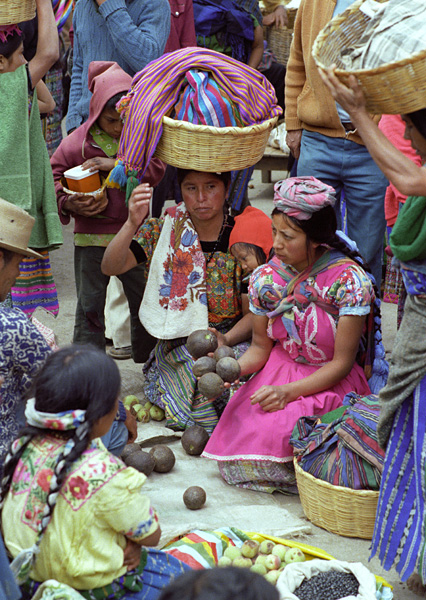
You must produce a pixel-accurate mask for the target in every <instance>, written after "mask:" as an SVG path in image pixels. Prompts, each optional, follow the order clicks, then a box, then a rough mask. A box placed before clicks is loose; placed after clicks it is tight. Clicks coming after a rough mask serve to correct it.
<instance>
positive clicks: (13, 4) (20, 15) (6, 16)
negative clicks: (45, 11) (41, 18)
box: [0, 0, 36, 25]
mask: <svg viewBox="0 0 426 600" xmlns="http://www.w3.org/2000/svg"><path fill="white" fill-rule="evenodd" d="M35 14H36V4H35V0H0V25H15V24H16V23H22V21H30V20H31V19H34V17H35Z"/></svg>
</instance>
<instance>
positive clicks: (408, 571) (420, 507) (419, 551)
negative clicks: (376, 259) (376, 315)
mask: <svg viewBox="0 0 426 600" xmlns="http://www.w3.org/2000/svg"><path fill="white" fill-rule="evenodd" d="M321 74H322V78H323V80H324V82H325V83H326V84H327V85H328V87H329V89H330V91H331V93H332V94H333V96H334V98H335V99H336V100H337V101H338V102H339V104H341V105H342V106H343V107H344V108H345V110H347V111H348V112H349V114H350V115H351V119H352V122H353V123H354V125H355V126H356V128H357V130H358V132H359V134H360V135H361V136H362V138H363V141H364V143H365V145H366V146H367V148H368V150H369V152H370V154H371V156H372V157H373V158H374V160H375V161H376V163H377V164H378V166H379V167H380V169H381V170H382V171H383V173H384V174H385V175H386V176H387V177H388V179H389V181H390V182H392V183H393V185H394V186H395V187H396V188H397V189H398V190H399V191H400V192H401V193H402V194H405V195H407V196H408V198H407V200H406V202H405V204H404V206H403V207H402V209H401V210H400V212H399V214H398V218H397V221H396V223H395V225H394V227H393V230H392V233H391V237H390V246H391V248H392V251H393V254H394V256H395V257H396V259H397V260H398V263H399V268H400V270H401V273H402V276H403V280H404V285H405V288H406V291H407V299H406V301H405V307H404V316H403V319H402V322H401V326H400V328H399V329H398V332H397V336H396V340H395V345H394V348H393V351H392V357H391V361H390V371H389V379H388V383H387V385H386V387H384V389H383V390H382V391H381V392H380V401H381V412H380V418H379V424H378V431H377V435H378V440H379V443H380V445H381V446H382V447H383V448H386V457H385V464H384V468H383V474H382V481H381V488H380V497H379V504H378V509H377V513H376V525H375V531H374V536H373V545H372V553H373V555H378V557H379V559H380V561H381V563H382V565H383V566H384V568H385V569H390V568H391V567H392V566H395V567H396V570H397V571H398V573H399V574H400V575H401V579H402V580H403V581H405V580H407V579H408V586H409V587H410V589H412V590H413V591H414V592H416V593H418V594H421V595H423V596H424V595H425V594H426V554H425V552H424V550H425V534H424V532H425V527H424V523H425V510H424V506H425V502H426V491H425V488H424V474H425V469H426V465H425V456H426V429H425V424H426V414H425V412H424V411H425V407H426V402H425V399H426V362H425V360H424V356H425V351H426V346H425V340H426V252H425V248H426V229H425V223H426V169H425V168H424V163H425V161H426V108H420V109H419V110H416V111H414V112H410V113H409V114H403V115H401V116H402V118H403V120H404V121H405V124H406V131H405V136H406V138H407V139H410V140H411V144H412V146H413V148H414V149H415V150H416V151H417V153H418V155H419V156H420V157H421V159H422V164H423V166H422V167H419V166H417V165H416V164H414V163H413V162H412V161H411V160H410V159H409V158H407V157H406V156H405V155H404V154H402V152H400V151H399V150H397V149H396V148H395V146H393V145H392V144H391V142H389V140H388V139H387V138H386V137H385V135H384V134H383V133H382V132H381V131H380V130H379V129H378V127H377V126H376V125H375V124H374V123H373V122H372V121H371V119H370V118H369V116H368V113H367V111H366V109H365V104H366V103H365V97H364V95H363V92H362V89H361V87H360V86H359V85H358V84H357V81H356V79H355V77H353V76H351V77H350V78H349V81H348V85H349V87H346V86H345V85H343V84H342V83H340V82H339V80H338V79H337V77H336V76H335V74H334V72H333V68H331V69H329V70H327V71H321ZM417 104H419V105H420V106H421V105H422V104H424V105H426V100H425V101H424V102H423V98H421V101H420V102H417Z"/></svg>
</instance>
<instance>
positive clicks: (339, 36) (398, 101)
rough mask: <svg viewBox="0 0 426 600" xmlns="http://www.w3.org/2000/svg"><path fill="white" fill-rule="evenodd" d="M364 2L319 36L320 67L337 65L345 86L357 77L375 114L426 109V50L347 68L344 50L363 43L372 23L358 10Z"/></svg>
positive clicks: (316, 49)
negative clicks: (391, 60)
mask: <svg viewBox="0 0 426 600" xmlns="http://www.w3.org/2000/svg"><path fill="white" fill-rule="evenodd" d="M384 1H386V0H378V2H384ZM363 2H364V0H358V1H357V2H354V4H352V5H351V6H350V7H349V8H347V9H346V10H345V11H344V12H343V13H341V14H340V15H338V16H337V17H335V18H334V19H332V20H331V21H330V22H329V23H328V24H327V25H326V26H325V27H324V29H323V30H322V31H321V32H320V33H319V34H318V37H317V38H316V40H315V42H314V45H313V48H312V55H313V57H314V59H315V62H316V63H317V65H318V66H319V67H330V66H331V65H332V64H333V63H334V64H336V67H337V68H336V75H337V77H338V78H339V79H340V80H341V81H343V82H344V83H345V82H346V81H347V78H348V76H349V75H355V77H357V79H358V82H359V84H360V85H361V87H362V89H363V91H364V94H365V98H366V102H367V109H368V110H369V111H370V112H372V113H384V114H404V113H409V112H413V111H415V110H419V109H420V108H425V107H426V50H422V51H421V52H418V53H417V54H414V55H413V56H411V57H410V58H407V59H404V60H400V61H397V62H394V63H388V64H385V65H381V66H380V67H377V68H375V69H358V70H354V71H347V70H345V69H344V68H343V67H344V65H343V64H342V62H341V61H340V60H339V54H340V50H341V49H342V48H347V47H348V46H350V45H351V44H352V43H354V42H355V41H357V40H359V38H360V37H361V35H362V34H363V32H364V30H365V28H366V25H367V24H368V22H369V20H370V19H369V18H368V17H367V16H366V15H365V14H364V13H363V12H362V11H360V10H358V8H359V7H360V6H361V4H363Z"/></svg>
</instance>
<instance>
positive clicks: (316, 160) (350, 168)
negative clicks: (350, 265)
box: [297, 130, 388, 290]
mask: <svg viewBox="0 0 426 600" xmlns="http://www.w3.org/2000/svg"><path fill="white" fill-rule="evenodd" d="M297 175H298V176H302V175H313V176H314V177H316V178H317V179H319V180H320V181H322V182H324V183H327V184H328V185H331V186H332V187H333V188H334V189H335V190H336V197H337V202H336V204H335V211H336V216H337V224H338V229H341V228H342V214H341V205H340V196H341V192H342V191H343V193H344V197H345V202H346V215H347V234H348V236H349V237H350V238H351V239H352V240H354V241H355V242H356V244H357V246H358V249H359V252H360V254H361V255H362V256H363V257H364V258H365V260H366V261H367V262H368V264H369V266H370V268H371V271H372V273H373V275H374V278H375V280H376V283H377V287H378V288H379V290H380V282H381V279H382V259H383V243H384V235H385V227H386V222H385V208H384V198H385V192H386V188H387V186H388V180H387V178H386V177H385V175H383V173H382V172H381V170H380V169H379V167H378V166H377V165H376V163H375V162H374V160H373V159H372V158H371V156H370V154H369V152H368V150H367V148H366V147H365V146H362V145H361V144H357V143H355V142H352V141H350V140H348V139H346V138H331V137H327V136H325V135H322V134H320V133H316V132H312V131H306V130H304V131H303V134H302V142H301V148H300V157H299V160H298V163H297Z"/></svg>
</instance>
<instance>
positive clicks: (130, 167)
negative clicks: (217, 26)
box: [109, 48, 281, 186]
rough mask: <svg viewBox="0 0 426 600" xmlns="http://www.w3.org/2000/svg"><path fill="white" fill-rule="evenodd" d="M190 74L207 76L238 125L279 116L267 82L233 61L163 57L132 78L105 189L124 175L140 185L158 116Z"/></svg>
mask: <svg viewBox="0 0 426 600" xmlns="http://www.w3.org/2000/svg"><path fill="white" fill-rule="evenodd" d="M190 69H200V70H204V71H209V72H210V73H211V74H212V77H213V79H214V80H215V81H216V82H217V83H218V84H219V86H221V87H222V88H223V89H224V90H225V91H226V93H227V94H228V96H229V98H230V99H231V100H232V101H233V102H235V103H236V104H237V105H238V106H239V109H240V114H241V119H242V121H243V123H244V125H253V124H255V123H262V122H263V121H264V120H265V119H269V118H272V117H275V116H278V115H279V114H280V113H281V108H280V107H279V106H278V105H277V104H276V96H275V90H274V88H273V86H272V85H271V84H270V83H269V81H267V80H266V79H265V78H264V76H263V75H262V74H261V73H259V72H258V71H255V70H254V69H251V68H250V67H248V66H246V65H244V64H242V63H240V62H239V61H237V60H234V59H233V58H230V57H228V56H225V55H223V54H220V53H218V52H214V51H212V50H207V49H200V48H183V49H181V50H176V51H175V52H170V53H168V54H164V55H163V56H161V57H160V58H159V59H157V60H154V61H152V62H151V63H150V64H149V65H148V66H147V67H145V69H143V71H141V72H140V73H137V74H136V75H135V77H134V78H133V82H132V89H131V91H130V93H129V95H128V97H127V99H126V101H127V103H128V106H127V109H126V113H127V114H126V121H125V124H124V128H123V132H122V135H121V138H120V146H119V150H118V158H119V164H118V165H117V166H116V167H115V168H114V169H113V171H112V172H111V174H110V178H109V179H110V184H114V183H115V184H118V185H124V186H125V185H126V184H127V177H128V175H129V174H130V175H132V176H134V177H137V178H138V179H139V180H142V177H143V174H144V173H145V170H146V168H147V166H148V164H149V161H150V160H151V157H152V155H153V154H154V151H155V148H156V146H157V144H158V141H159V139H160V137H161V133H162V119H163V116H164V115H166V114H168V113H169V112H170V111H171V110H172V109H173V107H174V106H175V104H176V102H177V100H178V98H179V94H180V91H181V86H182V83H183V81H184V79H185V77H186V73H187V71H188V70H190ZM126 101H124V102H123V106H125V103H126ZM120 161H121V164H120Z"/></svg>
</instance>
